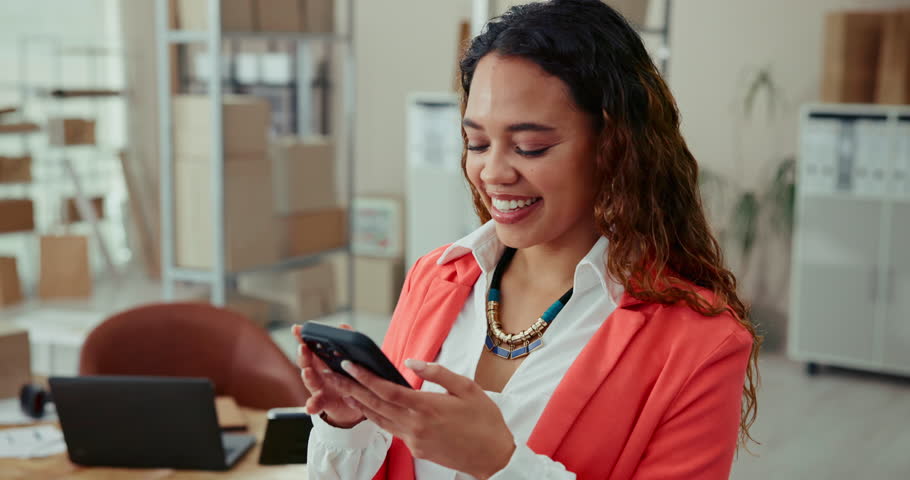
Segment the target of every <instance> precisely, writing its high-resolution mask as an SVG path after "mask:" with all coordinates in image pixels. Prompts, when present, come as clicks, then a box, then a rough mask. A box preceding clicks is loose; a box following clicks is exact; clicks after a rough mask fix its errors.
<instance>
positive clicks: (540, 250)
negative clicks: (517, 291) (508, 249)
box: [508, 229, 600, 290]
mask: <svg viewBox="0 0 910 480" xmlns="http://www.w3.org/2000/svg"><path fill="white" fill-rule="evenodd" d="M598 238H600V234H599V233H597V232H596V230H589V229H585V230H583V231H580V232H578V233H576V234H574V235H564V236H563V237H560V239H558V240H556V241H553V242H548V243H545V244H540V245H534V246H533V247H528V248H521V249H518V250H517V251H516V252H515V258H514V259H513V260H512V265H511V266H510V267H509V271H508V272H509V273H510V274H512V275H515V276H517V277H518V278H520V279H522V280H524V281H523V282H521V283H525V282H527V283H529V284H534V285H535V287H538V288H542V289H545V290H567V289H568V288H570V287H571V286H572V285H573V283H574V278H575V267H576V266H577V265H578V262H580V261H581V259H582V258H584V257H585V255H587V254H588V252H589V251H591V247H593V246H594V244H595V243H597V240H598Z"/></svg>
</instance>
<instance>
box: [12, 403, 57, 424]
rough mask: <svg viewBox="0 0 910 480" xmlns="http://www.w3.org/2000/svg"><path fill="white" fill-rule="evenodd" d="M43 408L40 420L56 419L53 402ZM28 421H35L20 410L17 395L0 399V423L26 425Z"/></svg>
mask: <svg viewBox="0 0 910 480" xmlns="http://www.w3.org/2000/svg"><path fill="white" fill-rule="evenodd" d="M44 408H45V411H44V416H43V417H41V421H42V422H44V421H55V420H57V414H56V413H55V411H54V404H53V403H50V404H47V405H46V406H45V407H44ZM29 423H35V419H34V418H32V417H29V416H28V415H26V414H25V413H24V412H23V411H22V407H21V406H20V405H19V397H12V398H2V399H0V425H28V424H29Z"/></svg>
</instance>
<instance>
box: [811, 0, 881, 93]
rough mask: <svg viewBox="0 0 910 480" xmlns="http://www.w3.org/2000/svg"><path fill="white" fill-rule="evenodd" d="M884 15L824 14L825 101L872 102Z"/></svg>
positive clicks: (823, 86) (856, 13) (823, 83)
mask: <svg viewBox="0 0 910 480" xmlns="http://www.w3.org/2000/svg"><path fill="white" fill-rule="evenodd" d="M883 21H884V15H883V14H882V13H878V12H834V13H829V14H828V15H827V16H826V17H825V50H824V66H823V72H822V101H823V102H833V103H872V102H873V101H874V100H875V88H876V76H877V74H878V61H879V53H880V48H881V39H882V27H883Z"/></svg>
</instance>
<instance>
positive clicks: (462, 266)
mask: <svg viewBox="0 0 910 480" xmlns="http://www.w3.org/2000/svg"><path fill="white" fill-rule="evenodd" d="M440 273H441V274H440V275H439V276H437V277H434V278H433V279H432V281H431V283H430V287H429V289H428V290H427V293H426V296H425V297H424V299H423V301H422V302H421V303H420V307H419V308H418V309H417V312H416V314H415V317H414V319H413V321H411V322H410V325H411V328H410V331H409V332H408V334H407V337H406V338H407V340H406V341H405V345H404V349H403V352H402V356H401V357H400V358H398V359H396V363H397V364H398V368H399V370H401V371H402V376H404V378H405V380H407V381H408V382H409V383H410V384H411V385H412V386H413V387H414V388H416V389H419V388H420V386H421V385H422V383H423V379H422V378H420V377H418V376H417V374H416V373H414V372H413V371H411V369H409V368H404V367H403V364H404V361H405V359H408V358H415V359H418V360H423V361H426V362H432V361H433V360H435V359H436V356H437V355H438V354H439V350H440V349H442V343H443V342H444V341H445V339H446V337H448V336H449V331H450V330H451V329H452V325H453V324H454V323H455V320H456V319H457V318H458V314H459V313H460V312H461V310H462V308H463V307H464V304H465V301H466V300H467V298H468V295H470V293H471V290H472V289H473V288H474V282H476V281H477V277H478V276H480V266H478V265H477V262H476V261H475V260H474V256H473V255H465V256H462V257H459V258H457V259H455V260H452V261H451V262H449V263H447V264H445V265H441V266H440Z"/></svg>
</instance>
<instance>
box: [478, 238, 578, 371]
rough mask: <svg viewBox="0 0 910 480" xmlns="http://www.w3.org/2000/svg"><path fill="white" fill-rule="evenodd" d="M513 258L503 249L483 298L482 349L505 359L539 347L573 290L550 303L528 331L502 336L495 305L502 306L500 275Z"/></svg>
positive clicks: (512, 251) (497, 308) (513, 253)
mask: <svg viewBox="0 0 910 480" xmlns="http://www.w3.org/2000/svg"><path fill="white" fill-rule="evenodd" d="M514 256H515V249H514V248H511V247H506V250H505V252H503V254H502V258H500V259H499V263H497V264H496V270H494V271H493V280H492V281H491V282H490V291H489V293H488V294H487V339H486V341H485V342H484V346H485V347H486V348H487V350H489V351H491V352H493V354H495V355H497V356H499V357H502V358H507V359H513V358H521V357H524V356H526V355H528V354H529V353H531V352H533V351H534V350H536V349H538V348H540V347H541V346H542V345H543V338H542V337H543V334H544V332H545V331H546V330H547V328H548V327H549V326H550V324H551V323H553V320H554V319H555V318H556V315H559V312H560V311H561V310H562V308H563V307H565V306H566V303H568V302H569V299H570V298H572V290H573V289H572V288H570V289H569V291H567V292H566V293H565V294H564V295H563V296H562V297H560V298H559V300H557V301H555V302H553V305H551V306H550V308H548V309H547V311H546V312H544V313H543V315H541V316H540V318H538V319H537V321H536V322H534V324H533V325H531V326H530V327H528V328H526V329H524V330H522V331H521V332H519V333H514V334H512V333H505V332H503V331H502V324H501V323H500V322H499V305H500V303H501V302H502V294H501V293H500V291H499V284H500V282H501V281H502V274H503V273H505V271H506V269H507V268H508V267H509V264H510V263H512V258H513V257H514Z"/></svg>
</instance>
